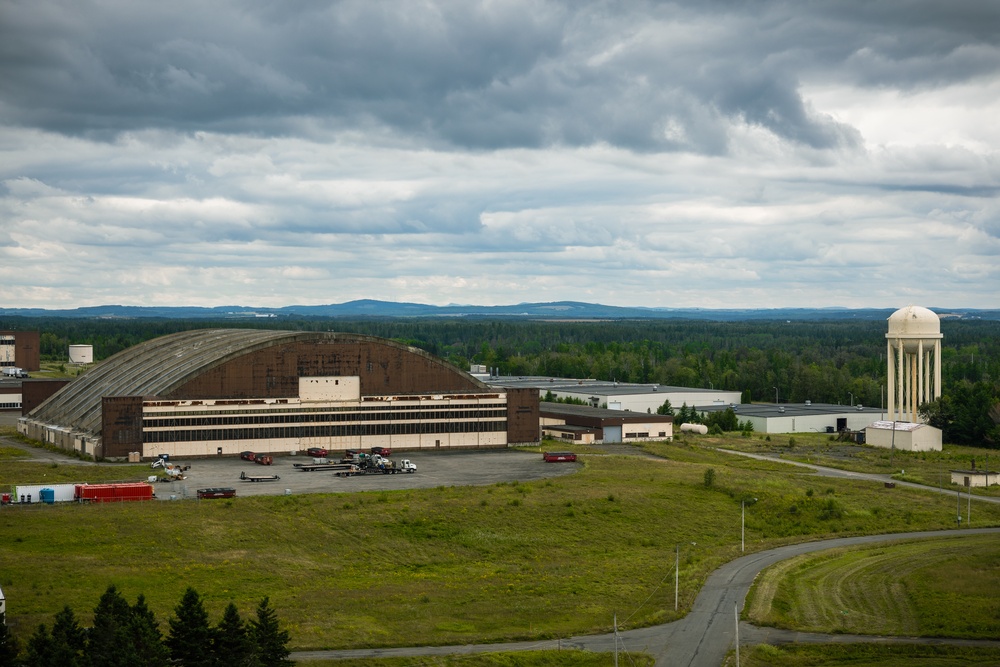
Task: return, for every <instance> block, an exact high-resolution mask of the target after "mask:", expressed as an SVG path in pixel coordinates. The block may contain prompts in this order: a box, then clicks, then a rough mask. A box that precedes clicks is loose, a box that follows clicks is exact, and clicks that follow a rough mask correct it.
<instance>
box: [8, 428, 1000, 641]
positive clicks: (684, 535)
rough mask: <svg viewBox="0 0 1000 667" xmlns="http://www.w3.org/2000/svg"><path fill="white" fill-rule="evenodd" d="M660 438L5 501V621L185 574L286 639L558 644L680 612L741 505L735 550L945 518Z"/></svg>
mask: <svg viewBox="0 0 1000 667" xmlns="http://www.w3.org/2000/svg"><path fill="white" fill-rule="evenodd" d="M653 450H654V451H656V452H657V453H658V454H661V455H662V456H664V457H665V458H664V459H662V460H651V459H645V458H638V457H630V456H598V455H587V456H585V457H584V459H583V460H584V468H583V470H581V471H580V472H579V473H577V474H574V475H571V476H568V477H560V478H557V479H553V480H547V481H539V482H533V483H526V484H510V483H507V484H498V485H494V486H488V487H439V488H436V489H425V490H406V491H393V492H367V493H352V494H317V495H297V496H268V497H259V496H258V497H247V498H237V499H234V500H231V501H200V502H199V501H177V502H166V501H164V502H159V501H158V502H151V503H134V504H123V505H74V504H65V505H55V506H44V507H43V506H37V505H36V506H34V507H31V508H3V509H2V510H0V532H2V534H3V536H4V539H3V540H0V585H2V586H3V589H4V593H5V594H6V597H7V606H8V621H9V622H11V623H12V625H13V627H14V629H15V632H16V633H17V634H19V635H21V636H26V635H27V634H30V632H31V631H32V630H33V629H34V627H36V626H37V624H38V623H48V624H51V621H52V616H53V615H54V614H55V613H56V612H57V611H59V610H60V609H61V608H62V607H63V606H64V605H66V604H68V605H70V606H71V607H72V608H73V609H74V610H75V611H76V612H77V614H78V615H80V616H81V617H82V618H83V620H84V622H87V621H88V620H89V616H90V613H91V611H92V609H93V607H94V605H95V604H96V602H97V599H98V597H99V596H100V594H101V593H102V592H103V591H104V589H105V588H106V587H107V586H108V584H112V583H113V584H115V585H116V586H118V588H119V589H120V590H122V592H123V593H124V594H125V595H126V597H127V598H129V599H130V600H134V598H135V596H136V595H138V594H139V593H144V594H145V595H146V597H147V599H148V601H149V604H150V606H151V608H152V609H153V610H154V611H155V612H156V613H157V615H158V618H159V619H160V622H161V625H164V626H165V624H166V619H167V618H168V617H169V616H170V614H171V612H172V609H173V607H174V606H175V605H176V604H177V602H178V601H179V600H180V597H181V595H182V594H183V591H184V589H185V588H186V587H188V586H193V587H194V588H195V589H197V590H198V591H199V593H201V594H202V595H203V596H204V598H205V599H206V603H207V607H208V609H209V611H210V614H211V615H212V618H213V620H215V619H217V618H218V617H219V615H220V614H221V610H222V608H223V607H224V606H225V605H226V604H227V603H228V602H229V601H230V600H232V601H235V602H236V604H237V606H238V607H239V608H240V609H241V611H243V613H244V614H248V613H250V612H251V611H252V609H253V607H254V605H255V604H256V603H257V601H259V599H260V598H261V597H263V596H264V595H268V596H270V598H271V600H272V604H273V605H274V607H275V608H276V609H277V610H278V613H279V617H280V618H281V620H282V622H283V624H284V625H285V627H287V628H288V629H289V630H290V631H291V635H292V646H293V647H294V648H297V649H306V648H312V649H320V648H350V647H365V646H403V645H418V644H465V643H473V642H489V641H499V640H505V639H531V638H541V637H557V636H569V635H572V634H578V633H586V632H596V631H606V630H608V629H609V628H610V627H611V623H612V619H613V618H614V615H615V614H617V617H618V622H619V625H620V627H624V628H628V627H636V626H639V625H647V624H652V623H659V622H665V621H669V620H673V619H674V618H677V617H678V616H679V615H680V614H675V613H674V610H673V607H674V604H673V603H674V591H673V573H674V558H675V553H676V552H675V548H676V545H682V546H681V549H680V554H681V556H680V560H681V613H684V612H685V611H686V609H687V608H688V607H689V606H690V604H691V602H692V601H693V599H694V597H695V595H696V593H697V591H698V589H699V588H700V586H701V584H702V582H703V580H704V578H705V577H706V575H707V574H708V573H709V572H711V571H712V570H714V569H715V568H716V567H718V566H719V565H720V564H721V563H723V562H726V561H728V560H731V559H732V558H734V557H736V556H737V555H739V548H740V500H741V499H746V498H757V499H758V502H757V503H756V504H754V505H752V506H750V507H749V508H748V510H747V521H746V528H747V549H748V550H759V549H762V548H769V547H772V546H776V545H778V544H782V543H789V542H797V541H801V540H802V539H804V538H807V539H815V538H819V537H823V536H838V535H848V534H859V533H876V532H879V533H881V532H897V531H907V530H920V529H936V528H949V527H951V526H952V525H953V522H954V500H953V499H951V498H949V497H946V496H939V495H937V494H933V493H928V492H922V491H914V490H909V489H903V488H897V489H892V490H887V489H884V488H882V487H879V486H877V485H873V484H871V483H863V482H858V481H847V480H844V481H841V480H831V479H817V478H815V477H812V476H811V475H809V474H806V473H804V472H803V471H802V470H801V469H794V468H791V467H789V466H785V465H782V464H774V463H768V462H756V461H752V460H749V459H742V458H736V457H730V456H726V455H722V454H718V453H715V452H711V451H706V450H703V449H701V448H698V447H692V446H686V445H669V444H664V445H657V446H656V447H654V448H653ZM709 468H711V469H713V470H714V471H715V477H714V483H713V485H712V486H711V487H706V485H705V471H706V470H707V469H709ZM7 481H8V483H9V481H10V480H7ZM976 510H977V511H976V512H974V521H973V525H1000V508H996V507H989V508H982V509H979V508H976ZM692 543H696V544H692Z"/></svg>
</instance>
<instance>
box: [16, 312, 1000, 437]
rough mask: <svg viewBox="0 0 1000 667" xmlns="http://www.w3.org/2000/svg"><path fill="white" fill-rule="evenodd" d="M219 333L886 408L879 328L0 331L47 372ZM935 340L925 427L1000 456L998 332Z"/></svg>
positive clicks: (303, 326)
mask: <svg viewBox="0 0 1000 667" xmlns="http://www.w3.org/2000/svg"><path fill="white" fill-rule="evenodd" d="M218 327H227V328H233V327H242V328H269V329H288V330H302V331H342V332H350V333H361V334H368V335H374V336H381V337H384V338H391V339H394V340H397V341H400V342H403V343H406V344H408V345H412V346H414V347H418V348H421V349H423V350H426V351H427V352H430V353H431V354H434V355H437V356H439V357H442V358H444V359H446V360H448V361H450V362H451V363H453V364H454V365H456V366H458V367H459V368H462V369H468V368H469V364H483V365H485V366H487V367H488V368H491V369H496V371H497V372H498V373H499V374H501V375H542V376H553V377H571V378H594V379H600V380H617V381H619V382H638V383H657V384H661V385H668V386H683V387H703V388H716V389H726V390H734V391H741V392H742V395H743V402H773V401H774V400H775V398H776V395H777V399H778V400H779V401H781V402H792V403H795V402H802V401H805V400H811V401H813V402H823V403H835V404H851V403H853V404H859V403H860V404H862V405H868V406H873V407H874V406H881V405H884V403H885V400H886V399H885V396H884V393H883V392H884V390H883V387H884V383H885V367H886V362H885V354H886V341H885V332H886V323H885V322H884V321H882V320H833V321H831V320H824V321H805V320H797V321H786V320H781V321H746V322H709V321H701V320H698V321H695V320H628V321H597V322H565V321H559V322H547V321H510V320H485V319H461V320H441V319H371V320H341V319H294V320H293V319H266V320H247V319H241V320H226V321H206V320H176V319H132V320H126V319H108V320H101V319H65V318H37V319H36V318H16V317H7V318H2V319H0V328H2V329H37V330H39V331H40V332H41V354H42V357H43V359H45V360H49V361H65V360H66V359H67V352H68V346H69V345H70V344H91V345H93V346H94V359H95V361H99V360H101V359H105V358H107V357H109V356H111V355H113V354H115V353H117V352H120V351H122V350H124V349H126V348H128V347H131V346H133V345H136V344H138V343H141V342H143V341H145V340H149V339H151V338H155V337H157V336H162V335H165V334H169V333H174V332H178V331H185V330H188V329H194V328H218ZM941 331H942V333H943V334H944V341H943V350H942V379H943V386H944V396H943V398H942V400H941V401H938V402H936V403H935V404H933V405H929V406H927V407H928V410H927V411H928V415H929V417H930V419H931V422H932V423H934V424H935V425H939V426H941V427H943V428H944V429H945V431H946V433H945V439H946V441H948V442H955V443H956V444H970V445H978V446H984V445H985V446H992V447H997V446H1000V427H998V426H997V423H998V422H1000V405H998V404H1000V382H998V380H1000V321H995V320H957V319H948V318H945V319H943V320H942V322H941ZM775 388H777V391H776V390H775ZM674 407H675V408H677V407H678V406H674ZM956 420H957V421H961V422H962V424H963V426H962V427H961V428H955V427H954V422H955V421H956Z"/></svg>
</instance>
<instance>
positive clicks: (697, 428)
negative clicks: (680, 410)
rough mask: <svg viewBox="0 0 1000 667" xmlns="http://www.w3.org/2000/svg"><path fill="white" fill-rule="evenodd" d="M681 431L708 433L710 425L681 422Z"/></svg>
mask: <svg viewBox="0 0 1000 667" xmlns="http://www.w3.org/2000/svg"><path fill="white" fill-rule="evenodd" d="M681 433H700V434H701V435H706V434H707V433H708V427H707V426H705V425H704V424H681Z"/></svg>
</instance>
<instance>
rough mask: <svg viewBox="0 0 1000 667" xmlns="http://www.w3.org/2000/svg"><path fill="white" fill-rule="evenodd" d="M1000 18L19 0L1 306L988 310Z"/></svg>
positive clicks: (0, 83)
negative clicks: (394, 304)
mask: <svg viewBox="0 0 1000 667" xmlns="http://www.w3.org/2000/svg"><path fill="white" fill-rule="evenodd" d="M997 119H1000V3H996V2H978V1H977V2H973V1H961V0H959V1H956V2H940V0H929V1H927V2H919V1H913V2H908V1H906V0H893V1H892V2H889V1H885V2H879V1H872V0H859V1H857V2H850V1H843V2H820V1H816V2H805V1H791V0H790V1H788V2H777V1H766V0H765V1H761V2H754V1H744V2H726V1H723V0H718V1H714V2H713V1H709V2H706V1H704V0H697V1H692V2H674V3H661V2H629V1H624V2H621V1H619V2H585V1H582V0H580V1H578V0H567V1H566V2H554V1H553V2H547V1H544V0H541V1H530V0H526V1H522V0H502V1H495V2H491V1H485V2H476V1H474V0H456V1H454V2H451V1H447V0H440V1H439V0H413V1H407V2H399V1H394V2H379V1H378V0H357V1H353V0H347V1H344V2H320V1H313V0H283V1H282V2H270V1H265V0H213V1H212V2H205V1H204V0H196V1H195V0H171V1H170V2H144V1H137V0H61V1H60V0H0V305H2V306H6V307H46V308H63V307H74V306H83V305H100V304H130V305H203V306H213V305H233V304H238V305H246V306H282V305H289V304H325V303H341V302H344V301H349V300H352V299H359V298H374V299H385V300H391V301H415V302H420V303H428V304H438V305H444V304H449V303H466V304H481V305H496V304H512V303H519V302H533V301H555V300H564V299H572V300H579V301H591V302H597V303H604V304H610V305H623V306H625V305H637V306H662V307H681V306H705V307H713V308H729V307H734V308H735V307H760V308H766V307H781V306H846V307H869V306H871V307H899V306H902V305H906V304H909V303H916V304H920V305H925V306H941V307H948V306H951V307H973V308H977V307H978V308H997V307H1000V197H998V194H1000V122H998V120H997Z"/></svg>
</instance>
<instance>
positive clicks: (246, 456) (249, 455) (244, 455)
mask: <svg viewBox="0 0 1000 667" xmlns="http://www.w3.org/2000/svg"><path fill="white" fill-rule="evenodd" d="M240 458H241V459H243V460H244V461H255V460H256V459H257V455H256V454H254V453H253V452H240Z"/></svg>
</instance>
